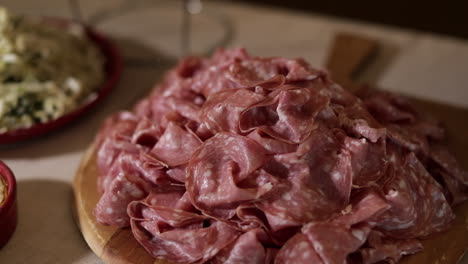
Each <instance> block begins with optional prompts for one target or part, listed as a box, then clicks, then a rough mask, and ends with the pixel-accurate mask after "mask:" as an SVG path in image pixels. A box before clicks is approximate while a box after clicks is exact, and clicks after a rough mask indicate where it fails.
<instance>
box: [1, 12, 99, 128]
mask: <svg viewBox="0 0 468 264" xmlns="http://www.w3.org/2000/svg"><path fill="white" fill-rule="evenodd" d="M103 66H104V59H103V57H102V54H101V53H100V51H99V50H98V48H97V47H96V46H95V45H94V44H93V43H92V41H91V40H89V39H88V37H87V35H86V34H85V32H84V30H83V28H82V27H81V26H80V25H70V26H67V27H64V28H61V27H59V26H56V25H52V24H50V23H46V22H44V21H43V20H41V19H37V18H36V19H34V18H28V17H23V16H19V15H14V14H11V13H10V12H9V11H8V10H7V9H5V8H2V7H0V133H3V132H6V131H10V130H15V129H18V128H28V127H31V126H32V125H34V124H37V123H44V122H47V121H50V120H53V119H56V118H58V117H60V116H62V115H64V114H66V113H67V112H69V111H71V110H73V109H74V108H75V107H77V106H78V105H80V103H82V101H83V100H84V99H85V98H87V96H89V95H90V94H92V93H93V92H94V91H95V90H96V89H97V88H98V87H99V85H100V84H101V83H102V82H103V79H104V68H103Z"/></svg>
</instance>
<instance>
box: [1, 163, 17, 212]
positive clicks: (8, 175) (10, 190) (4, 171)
mask: <svg viewBox="0 0 468 264" xmlns="http://www.w3.org/2000/svg"><path fill="white" fill-rule="evenodd" d="M0 177H2V178H3V179H4V180H5V182H6V184H7V194H6V197H5V198H4V200H3V201H1V202H0V218H1V217H2V216H3V211H4V210H5V211H8V208H10V207H11V206H12V205H13V204H14V202H15V199H16V179H15V176H14V174H13V172H12V171H11V170H10V168H9V167H8V166H7V165H6V164H5V163H4V162H3V161H1V160H0Z"/></svg>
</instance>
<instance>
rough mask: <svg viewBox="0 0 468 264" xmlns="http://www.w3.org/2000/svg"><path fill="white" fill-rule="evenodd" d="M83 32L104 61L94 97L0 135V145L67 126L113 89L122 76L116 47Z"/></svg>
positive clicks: (62, 22)
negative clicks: (55, 115)
mask: <svg viewBox="0 0 468 264" xmlns="http://www.w3.org/2000/svg"><path fill="white" fill-rule="evenodd" d="M44 21H45V23H47V24H51V25H54V26H57V27H63V28H66V27H67V26H69V25H70V24H71V23H72V22H70V21H67V20H64V19H59V18H44ZM84 30H85V33H86V35H87V36H88V38H89V39H91V40H92V41H93V42H94V43H95V44H96V46H97V47H98V48H99V50H100V51H101V52H102V54H103V55H104V58H105V60H106V62H105V65H104V70H105V76H106V79H105V81H104V83H103V84H102V85H101V87H99V89H98V90H97V92H96V93H95V95H94V96H92V97H89V98H88V99H87V100H85V101H84V102H83V103H82V104H81V105H80V106H79V107H77V108H76V109H74V110H72V111H71V112H69V113H67V114H65V115H63V116H61V117H59V118H57V119H55V120H51V121H49V122H46V123H40V124H36V125H33V126H32V127H30V128H21V129H15V130H11V131H7V132H5V133H0V145H2V144H12V143H16V142H19V141H23V140H26V139H29V138H33V137H37V136H40V135H43V134H46V133H48V132H51V131H53V130H56V129H59V128H61V127H63V126H65V125H67V124H69V123H70V122H72V121H74V120H76V119H77V118H79V117H80V116H82V115H84V114H85V113H87V112H89V111H90V110H91V109H92V108H94V107H95V106H96V105H97V104H99V103H100V102H101V101H102V100H103V99H104V98H105V97H106V96H107V95H108V94H109V93H110V92H111V90H112V89H113V88H114V87H115V85H116V84H117V81H118V80H119V78H120V76H121V74H122V59H121V56H120V53H119V51H118V49H117V47H116V46H115V45H114V44H112V42H111V41H110V40H109V39H107V38H106V37H105V36H103V35H101V34H100V33H98V32H96V31H95V30H93V29H92V28H90V27H87V26H84Z"/></svg>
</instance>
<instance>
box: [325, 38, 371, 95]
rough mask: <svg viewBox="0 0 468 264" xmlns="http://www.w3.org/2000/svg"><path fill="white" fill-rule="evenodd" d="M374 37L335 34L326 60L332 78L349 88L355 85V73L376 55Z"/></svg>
mask: <svg viewBox="0 0 468 264" xmlns="http://www.w3.org/2000/svg"><path fill="white" fill-rule="evenodd" d="M377 50H378V42H377V41H376V40H375V39H372V38H368V37H365V36H360V35H355V34H351V33H339V34H337V35H336V36H335V38H334V40H333V43H332V45H331V49H330V50H329V53H328V57H327V60H326V64H325V65H326V67H327V69H328V70H329V71H330V73H331V76H332V79H333V80H334V81H336V82H337V83H339V84H341V85H343V86H344V87H347V88H348V87H349V88H350V89H351V90H352V88H353V87H355V86H356V84H355V82H354V79H355V76H356V74H357V73H358V72H359V71H361V70H362V69H363V67H365V66H366V64H367V63H368V62H369V61H370V60H371V59H372V58H373V57H374V56H375V55H376V53H377Z"/></svg>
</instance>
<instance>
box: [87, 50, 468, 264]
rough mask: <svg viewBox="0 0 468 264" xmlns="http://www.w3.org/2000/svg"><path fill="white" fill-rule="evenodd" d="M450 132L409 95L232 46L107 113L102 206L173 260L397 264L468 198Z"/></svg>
mask: <svg viewBox="0 0 468 264" xmlns="http://www.w3.org/2000/svg"><path fill="white" fill-rule="evenodd" d="M443 139H444V130H443V129H442V128H441V127H440V124H438V123H437V122H436V121H434V120H431V119H428V118H425V117H424V116H422V115H421V114H420V113H418V112H416V111H415V110H414V108H413V107H412V106H411V105H410V104H409V103H408V102H407V101H406V100H405V99H404V98H402V97H399V96H396V95H393V94H390V93H387V92H382V91H377V90H368V91H365V92H361V93H360V94H359V96H356V95H354V94H351V93H350V92H348V91H346V90H344V89H343V88H342V87H340V86H339V85H337V84H335V83H334V82H333V81H332V80H330V79H329V77H328V75H327V73H325V72H323V71H319V70H316V69H314V68H312V67H311V66H310V65H309V64H307V63H306V62H305V61H304V60H301V59H295V60H290V59H285V58H259V57H253V56H250V55H248V54H247V53H246V52H245V51H244V50H242V49H234V50H226V51H224V50H220V51H218V52H217V53H216V54H215V55H214V56H213V57H212V58H209V59H207V58H198V57H190V58H187V59H185V60H183V61H182V62H181V63H180V64H179V65H178V66H177V67H176V68H174V69H173V70H171V71H169V72H168V73H167V75H166V77H165V78H164V80H163V81H162V83H161V84H160V85H158V86H157V87H156V88H155V90H154V92H153V93H152V94H151V95H150V96H149V97H148V98H145V99H143V100H142V101H141V102H140V103H138V105H137V106H136V107H135V109H134V111H133V112H121V113H118V114H116V115H114V116H113V117H111V118H109V119H108V120H107V121H106V122H105V124H104V125H103V128H102V129H101V131H100V133H99V135H98V136H97V138H96V143H97V146H98V159H97V162H98V166H99V170H100V175H99V180H98V187H99V191H100V192H101V194H102V196H101V198H100V200H99V202H98V204H97V206H96V208H95V211H94V212H95V216H96V218H97V220H98V221H99V222H101V223H103V224H108V225H113V226H119V227H126V226H131V229H132V232H133V234H134V236H135V238H136V240H137V241H138V242H139V243H140V244H141V245H142V246H143V247H144V248H145V249H146V250H147V251H148V252H149V253H150V254H151V255H152V256H154V257H155V258H160V259H165V260H168V261H170V262H172V263H262V264H264V263H277V264H280V263H297V264H301V263H340V264H341V263H366V264H367V263H381V261H386V262H389V263H395V262H397V261H398V260H399V259H400V258H401V257H402V256H403V255H407V254H413V253H415V252H418V251H420V250H422V245H421V243H420V239H422V238H425V237H427V236H429V235H431V234H433V233H437V232H441V231H444V230H446V229H447V228H448V227H449V226H450V223H451V222H452V221H453V220H454V218H455V216H454V214H453V212H452V207H453V206H454V205H456V204H458V203H460V202H462V201H464V200H465V199H466V198H467V197H468V174H467V172H466V171H464V170H463V169H462V168H461V167H460V165H459V164H458V163H457V161H456V160H455V159H454V157H453V156H452V155H451V154H450V153H448V152H447V149H446V147H445V146H444V145H443V144H442V141H443Z"/></svg>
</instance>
